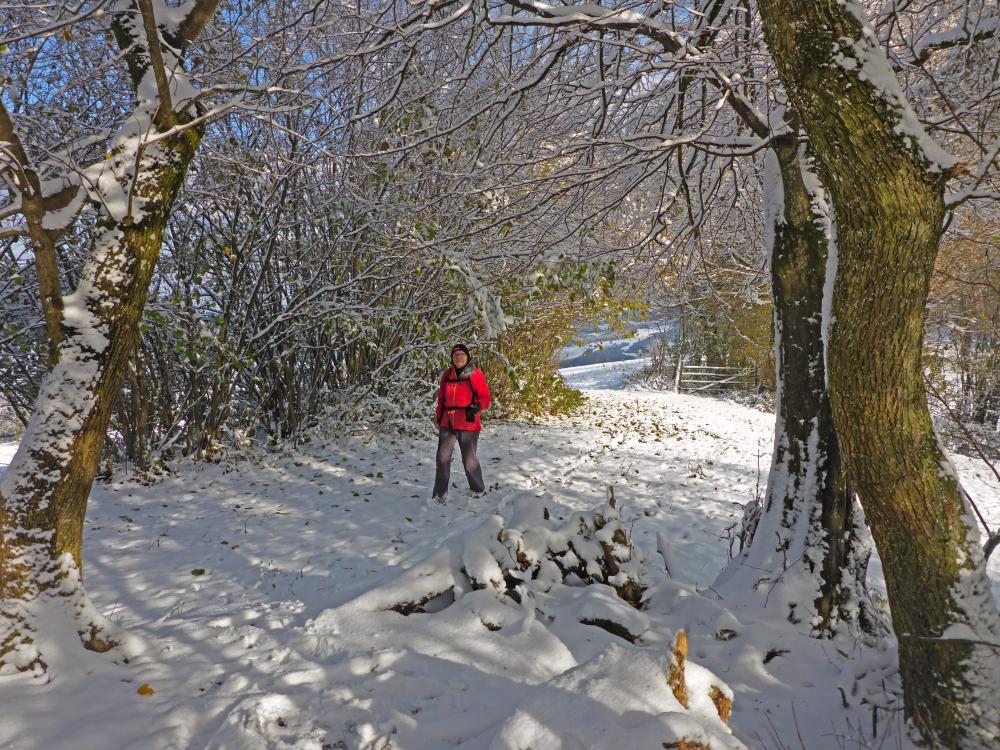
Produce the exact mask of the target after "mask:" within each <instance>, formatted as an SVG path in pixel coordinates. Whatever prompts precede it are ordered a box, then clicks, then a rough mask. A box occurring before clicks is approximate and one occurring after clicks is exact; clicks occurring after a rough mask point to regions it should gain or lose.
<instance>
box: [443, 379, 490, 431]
mask: <svg viewBox="0 0 1000 750" xmlns="http://www.w3.org/2000/svg"><path fill="white" fill-rule="evenodd" d="M469 369H470V368H469V366H468V365H466V366H465V367H464V368H462V374H461V375H458V374H456V373H455V367H454V365H452V366H451V367H449V368H448V369H447V370H445V371H444V372H443V373H442V374H441V384H440V386H439V387H438V399H437V417H436V419H437V423H438V425H440V426H441V427H450V428H451V429H453V430H472V431H474V432H479V431H480V430H481V429H483V425H482V422H480V421H479V413H478V412H477V413H476V417H475V419H473V420H471V421H470V420H469V419H468V418H466V416H465V407H466V406H469V405H470V404H473V403H476V404H479V411H486V409H487V408H489V405H490V389H489V388H488V387H487V385H486V376H485V375H483V371H482V370H480V369H478V368H472V372H471V373H470V372H469Z"/></svg>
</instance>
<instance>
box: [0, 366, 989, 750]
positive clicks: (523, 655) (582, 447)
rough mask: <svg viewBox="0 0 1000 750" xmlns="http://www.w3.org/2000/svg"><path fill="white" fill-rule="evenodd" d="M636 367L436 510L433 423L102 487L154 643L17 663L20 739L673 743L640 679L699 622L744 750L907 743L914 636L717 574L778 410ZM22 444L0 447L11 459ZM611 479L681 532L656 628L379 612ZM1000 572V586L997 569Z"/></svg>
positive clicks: (968, 467) (673, 535)
mask: <svg viewBox="0 0 1000 750" xmlns="http://www.w3.org/2000/svg"><path fill="white" fill-rule="evenodd" d="M623 366H625V367H628V366H632V363H626V364H625V365H618V366H616V367H601V366H599V365H595V366H587V367H581V368H573V369H572V370H569V371H567V372H566V375H567V378H568V380H569V381H570V382H571V383H574V384H577V385H578V386H584V387H587V388H588V389H590V390H588V395H589V396H590V400H589V402H588V404H587V406H586V407H585V408H584V409H583V410H582V411H581V412H580V413H579V414H578V415H577V416H574V417H573V418H570V419H566V420H553V421H551V422H548V423H545V424H541V425H538V424H533V425H528V424H510V423H505V424H495V423H494V424H490V425H488V426H487V428H486V431H485V432H484V435H483V437H482V440H481V442H480V457H481V460H482V462H483V466H484V474H485V477H486V481H487V483H489V484H493V485H496V484H497V483H498V484H499V487H498V488H495V489H493V490H492V491H491V492H489V493H488V494H487V495H486V496H484V497H482V498H479V499H474V498H472V497H470V496H469V494H468V492H467V491H465V490H464V489H463V487H464V484H465V483H464V477H462V476H461V470H460V464H459V463H458V462H457V461H456V462H455V472H456V473H454V474H453V481H454V482H455V484H456V485H457V487H455V488H453V489H452V491H451V497H450V498H449V502H448V504H447V505H438V504H436V503H432V502H429V501H428V496H429V494H430V491H429V488H430V485H431V482H432V479H433V471H434V462H433V457H434V456H433V454H434V448H435V444H434V442H433V440H432V438H431V437H430V436H427V437H424V438H410V437H406V436H403V435H385V436H381V437H379V438H377V439H375V438H374V437H372V436H368V437H365V436H363V435H362V436H355V437H346V438H341V439H339V440H331V441H330V442H327V443H322V442H321V441H318V440H317V441H314V442H313V444H311V445H307V446H305V447H303V448H301V449H299V450H295V451H282V452H276V453H272V454H268V455H267V456H262V457H259V458H257V459H255V460H247V461H242V462H239V463H235V462H223V463H221V464H218V465H193V464H182V465H180V466H178V467H177V474H176V475H175V476H173V477H171V478H168V479H166V480H165V481H163V482H161V483H159V484H156V485H154V486H143V485H140V484H137V483H132V482H129V481H124V480H122V481H117V482H114V483H112V484H98V485H97V486H95V488H94V491H93V493H92V496H91V503H90V507H89V510H88V518H87V526H86V540H85V554H84V558H85V576H86V581H87V587H88V590H89V592H90V594H91V596H92V597H93V599H94V602H95V604H96V605H97V606H98V608H99V609H100V610H101V611H102V612H104V613H105V614H106V615H108V616H109V617H110V618H111V619H112V620H114V621H116V622H118V623H119V624H120V625H121V626H123V627H124V628H125V629H126V631H127V632H128V633H129V634H130V635H131V636H133V637H135V638H136V639H138V642H139V644H140V645H139V646H138V647H134V648H135V650H136V651H137V655H136V656H134V657H133V658H132V659H131V660H130V662H129V663H128V664H121V663H114V662H113V661H112V660H111V659H109V657H108V656H107V655H97V654H90V653H86V652H83V651H82V650H74V651H73V652H72V653H70V654H66V655H57V659H56V661H55V662H54V663H53V667H54V669H53V675H54V679H53V680H52V681H51V682H49V683H41V682H39V681H32V680H31V679H29V678H26V677H23V676H17V677H3V678H0V706H3V712H2V718H0V747H2V748H4V749H5V750H29V749H30V750H36V749H37V750H43V749H44V750H50V749H53V748H64V747H67V748H68V747H72V748H74V750H87V749H89V748H93V749H94V750H109V749H112V748H136V749H137V750H138V749H139V748H143V749H145V748H149V749H153V750H155V749H159V748H212V749H213V750H214V749H220V750H221V749H223V748H227V749H231V750H256V749H258V748H259V749H260V750H264V749H265V748H266V749H268V750H272V749H273V750H279V749H281V750H286V749H291V748H296V749H297V750H334V749H337V750H340V749H342V748H378V749H379V750H382V749H384V748H394V749H397V750H435V749H439V748H464V749H465V750H473V749H474V748H481V749H483V750H485V749H486V748H491V747H492V748H508V747H524V748H527V747H528V746H532V747H534V748H535V750H559V749H561V748H567V749H568V748H574V749H575V748H584V747H587V748H593V747H596V748H615V750H625V749H626V748H631V747H635V748H639V747H652V746H653V745H651V744H650V741H649V735H648V734H647V732H649V731H651V729H650V728H651V727H660V728H662V727H661V724H656V723H655V722H656V721H661V722H662V720H663V717H665V716H666V717H671V716H674V717H676V716H677V715H676V714H671V713H666V712H668V711H669V710H670V707H669V706H668V705H667V703H668V702H669V699H670V696H669V695H667V696H666V697H663V696H661V695H660V693H659V692H657V691H656V690H654V689H653V688H651V687H649V686H648V684H647V683H646V682H643V680H647V681H648V678H649V674H650V671H649V670H650V669H651V667H650V664H653V663H654V662H656V660H660V662H662V660H663V658H664V655H665V653H666V650H667V648H668V644H669V642H670V639H671V637H672V635H673V633H675V632H676V631H677V629H679V628H682V627H683V628H685V629H686V630H687V633H688V637H689V658H690V660H691V661H692V662H693V663H694V664H697V665H700V666H701V667H704V668H705V669H707V670H710V671H711V672H713V673H714V674H715V675H717V676H718V677H719V678H721V679H722V680H723V681H725V683H726V684H728V686H729V687H730V688H731V689H732V690H733V692H734V694H735V704H734V706H733V715H732V718H731V721H730V726H731V728H732V731H733V734H734V737H735V739H736V740H738V741H739V742H742V743H743V744H744V745H745V746H747V747H750V748H767V749H768V750H771V749H777V750H781V749H783V748H800V747H802V748H807V749H808V750H824V749H825V748H831V749H834V748H845V747H851V748H854V747H859V748H865V747H886V748H890V747H891V748H899V747H902V748H909V747H910V745H909V744H908V742H907V741H906V740H905V739H903V738H902V737H900V735H899V724H900V716H899V712H898V711H894V710H892V708H891V707H890V708H888V709H885V708H883V709H882V710H878V711H875V710H873V706H876V705H883V706H885V701H884V699H883V698H882V696H881V693H882V691H883V684H886V685H889V686H891V685H893V684H894V682H895V678H894V669H893V664H894V658H895V656H894V652H893V650H892V648H891V647H889V648H887V649H884V650H880V649H872V648H869V647H866V646H864V645H862V644H861V643H860V642H853V641H852V642H851V643H840V642H831V641H817V640H814V639H810V638H808V637H806V635H805V634H804V633H802V632H800V630H801V627H796V626H794V625H791V624H790V623H788V622H787V621H785V620H784V619H783V618H782V617H781V616H776V617H774V618H769V617H768V616H767V613H764V615H763V616H753V617H751V616H749V615H746V614H745V613H740V612H733V611H730V610H729V609H728V608H727V602H726V601H720V599H719V596H717V595H716V594H715V593H714V592H713V590H712V588H711V584H712V582H713V580H714V578H715V576H716V574H717V573H718V571H719V570H720V568H721V567H722V566H723V565H724V564H725V563H726V561H727V559H728V549H729V543H728V537H729V536H730V535H731V531H727V529H731V528H732V526H733V524H734V523H736V522H738V520H739V518H740V515H741V512H742V504H743V503H745V502H747V501H748V500H750V499H752V498H753V497H755V496H756V495H757V494H759V493H762V492H763V488H764V485H765V484H766V474H767V467H768V464H769V457H770V450H771V430H772V422H773V417H772V416H770V415H768V414H764V413H761V412H759V411H756V410H753V409H748V408H743V407H739V406H735V405H733V404H730V403H727V402H722V401H716V400H712V399H707V398H700V397H695V396H685V395H676V394H672V393H652V392H641V391H627V392H625V391H618V390H613V388H614V385H615V384H616V383H617V382H620V377H621V368H622V367H623ZM10 453H11V446H10V445H9V444H8V445H2V446H0V457H2V458H0V463H4V464H5V463H6V461H7V460H9V455H10ZM958 466H959V469H960V471H961V473H962V476H963V480H964V481H965V482H966V485H967V487H968V488H969V489H970V491H971V492H972V494H973V495H974V496H975V497H977V498H978V499H979V500H980V505H981V508H982V510H983V511H984V513H985V514H986V515H987V518H988V520H989V521H990V522H991V523H992V524H998V523H1000V487H998V486H997V482H996V480H995V478H992V477H991V475H990V474H989V473H988V471H987V470H985V469H984V468H983V467H982V466H981V465H978V464H977V462H975V461H972V460H969V459H964V458H961V457H959V459H958ZM609 485H610V486H613V487H614V491H615V495H616V497H617V499H618V504H619V508H620V509H621V516H622V520H623V522H624V523H625V525H626V526H627V527H628V528H629V529H630V530H631V532H630V533H631V537H632V540H633V542H634V543H635V545H636V547H637V549H638V551H639V556H640V558H641V559H643V560H645V561H646V563H647V565H648V566H649V567H650V570H652V569H654V568H656V569H659V568H660V566H662V564H663V557H661V556H660V555H659V553H658V549H662V548H663V547H664V545H666V546H667V547H668V548H669V552H668V555H669V559H670V563H671V573H672V575H673V578H672V579H670V580H668V581H666V582H661V583H660V584H658V585H659V588H658V589H657V590H656V592H655V593H654V595H653V597H652V604H651V606H650V607H649V608H648V610H643V611H636V612H635V616H634V620H635V622H634V625H635V629H636V630H638V631H640V633H641V634H640V637H639V639H638V641H637V642H636V643H635V644H632V643H628V642H625V641H623V640H622V639H621V638H618V637H617V636H614V635H611V634H610V633H608V632H606V631H605V630H603V629H601V628H598V627H593V626H589V625H581V624H579V623H577V622H576V621H575V619H572V617H571V618H570V619H569V620H564V619H563V615H562V613H563V610H561V609H549V610H546V611H542V610H543V609H545V606H543V605H539V606H541V607H542V609H539V608H538V607H535V606H532V605H528V604H525V605H517V604H514V603H513V602H510V603H508V604H504V605H501V604H497V603H496V602H495V601H494V600H490V602H492V603H483V602H482V600H481V599H477V598H476V597H477V596H479V595H482V594H484V592H481V591H480V592H470V593H467V594H465V595H464V596H463V597H462V599H460V600H459V601H457V602H455V604H452V605H451V606H446V605H447V602H443V603H442V604H441V606H444V607H446V608H444V609H443V610H441V611H439V612H435V613H426V614H411V615H409V616H407V617H404V616H403V615H402V614H397V613H395V612H386V611H381V610H379V609H378V608H376V610H372V609H371V607H370V606H369V605H370V603H371V601H374V600H377V599H378V597H379V593H378V592H379V591H382V590H383V589H384V588H385V587H387V586H388V585H389V584H390V583H391V582H392V581H394V580H396V579H398V578H399V577H400V575H401V574H402V573H403V571H404V570H407V569H411V573H410V576H411V578H413V577H416V578H419V577H420V576H422V575H423V573H421V571H422V570H425V569H427V568H426V566H425V567H424V568H418V567H415V566H418V565H420V564H422V563H425V562H426V561H427V560H428V559H429V558H432V557H433V556H434V555H435V554H437V555H439V557H440V555H442V554H444V555H445V558H447V553H446V552H444V553H443V552H442V550H448V549H449V548H450V547H451V546H453V545H452V542H453V540H456V539H461V538H464V536H467V535H472V534H475V533H476V532H475V530H476V529H481V528H483V524H487V525H488V524H489V523H490V522H491V521H490V519H491V517H492V516H493V515H494V514H497V513H499V514H500V515H501V516H503V517H504V518H505V519H510V518H512V517H513V516H516V515H517V514H518V513H523V512H524V511H525V509H530V508H532V507H537V506H542V505H544V507H545V508H547V509H549V510H550V511H551V512H552V513H553V515H555V516H558V517H560V518H562V517H564V516H568V515H569V514H570V513H572V512H574V511H589V510H592V509H594V508H595V507H598V506H601V505H603V504H604V503H605V499H606V497H607V492H608V489H607V488H608V486H609ZM414 571H415V572H414ZM878 572H879V571H878V568H877V565H876V566H875V568H874V570H873V573H874V574H875V576H876V580H875V581H874V583H875V585H876V586H877V585H878V583H879V582H878V580H877V576H878ZM990 574H991V576H992V578H993V580H994V585H995V588H994V590H995V592H996V593H1000V583H998V582H1000V560H996V559H995V560H994V562H993V565H992V566H991V570H990ZM660 576H661V578H663V575H662V574H660ZM404 580H407V579H404ZM598 588H601V587H594V586H592V587H588V589H598ZM588 589H577V591H587V590H588ZM581 596H582V595H581ZM487 598H488V597H487ZM590 600H592V601H590ZM590 600H588V601H590V604H589V605H588V606H591V607H594V606H603V605H602V604H601V602H600V601H598V600H599V596H598V595H597V594H594V595H593V596H591V597H590ZM608 606H611V605H608ZM428 608H429V609H430V608H431V607H428ZM487 609H488V610H489V612H490V613H491V614H490V615H489V616H488V617H487V616H486V615H485V614H484V613H485V612H486V611H487ZM473 615H476V616H473ZM488 620H489V623H488ZM495 623H499V625H500V626H502V627H499V628H498V625H497V624H495ZM484 626H485V627H484ZM495 628H498V629H495ZM656 663H659V662H656ZM601 670H604V672H601ZM601 674H604V675H605V677H606V678H607V679H605V680H604V681H603V682H602V681H601V677H600V675H601ZM612 677H613V679H611V678H612ZM609 680H610V682H609ZM144 685H148V686H149V687H151V688H152V690H153V691H154V692H153V693H152V694H148V695H143V694H140V693H139V692H138V689H139V688H140V686H144ZM609 685H611V686H612V687H611V688H610V689H609V687H608V686H609ZM644 686H645V687H644ZM657 690H658V689H657ZM144 692H148V691H144ZM661 692H662V691H661ZM845 703H846V704H847V706H846V707H845ZM615 706H617V708H615ZM526 717H527V718H526ZM651 722H653V723H651ZM873 722H874V725H873ZM873 731H874V732H877V734H878V738H877V739H874V738H873ZM887 731H888V732H889V735H888V739H886V732H887ZM595 732H606V734H595ZM529 738H534V739H531V740H530V741H529ZM505 743H506V744H505ZM518 743H521V744H518ZM720 746H721V745H720Z"/></svg>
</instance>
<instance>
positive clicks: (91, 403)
mask: <svg viewBox="0 0 1000 750" xmlns="http://www.w3.org/2000/svg"><path fill="white" fill-rule="evenodd" d="M199 138H200V134H199V133H198V132H197V131H194V130H189V131H185V132H183V133H181V134H179V135H175V136H171V137H170V138H167V139H166V140H164V141H161V142H160V143H159V144H158V145H157V154H156V160H155V167H154V168H152V169H149V171H147V173H146V174H145V175H140V177H139V180H138V184H137V186H136V188H135V191H136V196H137V199H140V200H142V203H143V212H142V219H141V221H139V222H134V223H126V222H119V221H118V220H116V219H113V218H112V217H110V216H109V215H108V214H107V213H105V215H104V217H103V218H102V220H101V222H100V223H99V225H98V227H97V228H96V230H95V235H94V239H93V242H92V245H91V256H90V259H89V260H88V262H87V265H86V267H85V268H84V271H83V275H82V277H81V281H80V284H79V286H78V287H77V289H76V291H75V292H74V293H73V294H72V295H70V296H69V297H67V298H66V300H65V303H66V304H65V308H64V315H63V323H62V341H61V343H60V346H59V359H58V362H57V363H56V365H55V367H54V368H53V370H52V371H51V373H50V374H49V375H48V377H47V378H46V379H45V382H44V383H43V385H42V389H41V393H40V395H39V398H38V402H37V405H36V407H35V411H34V413H33V414H32V417H31V420H30V422H29V423H28V428H27V430H26V431H25V434H24V438H23V440H22V441H21V446H20V448H19V449H18V451H17V454H16V455H15V457H14V459H13V461H12V462H11V464H10V467H9V468H8V470H7V472H6V474H4V476H3V478H2V480H0V532H2V540H0V602H2V606H0V612H2V617H3V619H2V620H0V669H2V668H3V667H7V666H8V665H9V666H12V667H14V668H16V669H38V668H41V669H44V668H45V661H44V656H43V653H42V650H41V649H40V648H39V644H36V643H34V640H35V634H36V632H37V630H38V627H37V618H40V617H43V616H45V615H44V614H43V611H44V610H45V609H46V608H45V606H44V604H45V602H46V601H48V602H58V601H62V602H63V604H64V605H68V606H70V607H71V608H72V609H73V617H74V618H75V619H76V621H77V632H78V633H79V634H80V635H81V637H82V638H83V639H84V641H85V643H86V644H87V645H88V646H90V647H92V648H95V649H97V650H104V649H105V648H107V647H108V646H109V645H110V644H109V643H108V642H107V641H106V640H104V638H103V636H102V635H101V632H100V631H101V624H100V623H99V622H98V621H97V620H96V618H95V617H94V615H95V613H93V612H91V611H89V608H88V606H87V605H86V600H85V598H84V597H83V592H82V588H81V586H80V572H81V570H82V564H81V562H82V561H81V551H82V546H83V519H84V513H85V511H86V507H87V497H88V495H89V494H90V487H91V484H92V483H93V480H94V474H95V473H96V470H97V465H98V462H99V460H100V455H101V447H102V445H103V443H104V439H105V436H106V434H107V428H108V421H109V419H110V416H111V409H112V407H113V405H114V402H115V399H116V398H117V397H118V393H119V391H120V389H121V385H122V380H123V378H124V375H125V369H126V367H127V365H128V361H129V358H130V357H131V356H132V353H133V350H134V348H135V344H136V337H137V334H138V325H139V319H140V318H141V316H142V310H143V306H144V304H145V301H146V294H147V292H148V289H149V282H150V278H151V276H152V273H153V268H154V266H155V264H156V259H157V257H158V255H159V252H160V244H161V241H162V238H163V231H164V228H165V226H166V222H167V219H168V217H169V214H170V209H171V207H172V205H173V203H174V199H175V197H176V195H177V191H178V190H179V188H180V186H181V183H182V181H183V179H184V174H185V173H186V170H187V167H188V164H189V163H190V162H191V159H192V158H193V156H194V153H195V149H196V148H197V145H198V141H199Z"/></svg>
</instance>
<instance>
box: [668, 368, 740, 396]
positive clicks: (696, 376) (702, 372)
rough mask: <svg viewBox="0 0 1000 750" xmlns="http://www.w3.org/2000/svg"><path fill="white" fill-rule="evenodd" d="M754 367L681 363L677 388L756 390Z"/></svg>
mask: <svg viewBox="0 0 1000 750" xmlns="http://www.w3.org/2000/svg"><path fill="white" fill-rule="evenodd" d="M758 382H759V381H758V378H757V373H756V371H755V370H754V368H753V367H712V366H709V365H691V364H684V363H680V364H678V366H677V372H676V378H675V383H674V385H675V388H676V390H678V391H680V392H681V393H717V392H718V391H727V390H734V389H738V390H743V391H750V390H754V389H755V388H756V387H757V384H758Z"/></svg>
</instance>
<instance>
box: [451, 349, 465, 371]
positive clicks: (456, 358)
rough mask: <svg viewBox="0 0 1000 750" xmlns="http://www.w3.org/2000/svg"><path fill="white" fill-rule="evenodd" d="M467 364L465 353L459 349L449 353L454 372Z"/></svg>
mask: <svg viewBox="0 0 1000 750" xmlns="http://www.w3.org/2000/svg"><path fill="white" fill-rule="evenodd" d="M468 362H469V358H468V357H467V356H465V352H463V351H462V350H461V349H458V350H457V351H454V352H452V353H451V363H452V364H453V365H455V369H456V370H461V369H462V368H463V367H465V365H466V364H467V363H468Z"/></svg>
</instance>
